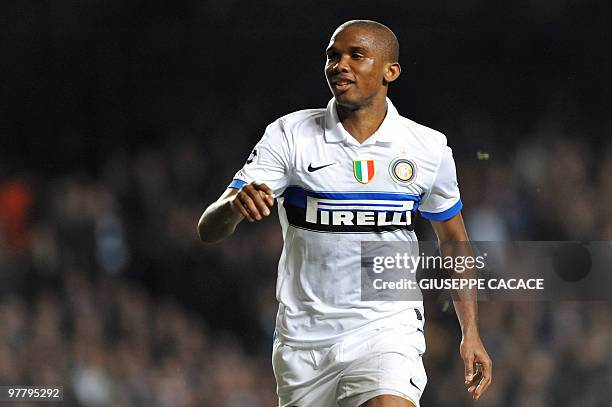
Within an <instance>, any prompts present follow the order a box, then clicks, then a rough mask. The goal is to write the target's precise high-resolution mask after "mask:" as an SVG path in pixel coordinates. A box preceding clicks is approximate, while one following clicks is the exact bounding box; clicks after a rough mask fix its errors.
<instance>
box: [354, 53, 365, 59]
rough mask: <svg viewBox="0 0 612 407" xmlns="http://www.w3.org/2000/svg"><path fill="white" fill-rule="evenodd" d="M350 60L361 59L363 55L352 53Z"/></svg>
mask: <svg viewBox="0 0 612 407" xmlns="http://www.w3.org/2000/svg"><path fill="white" fill-rule="evenodd" d="M351 58H353V59H363V55H361V54H360V53H358V52H353V53H352V54H351Z"/></svg>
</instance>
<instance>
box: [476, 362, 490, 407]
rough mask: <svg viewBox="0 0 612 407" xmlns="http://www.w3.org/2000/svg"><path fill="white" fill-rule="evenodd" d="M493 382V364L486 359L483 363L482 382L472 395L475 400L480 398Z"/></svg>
mask: <svg viewBox="0 0 612 407" xmlns="http://www.w3.org/2000/svg"><path fill="white" fill-rule="evenodd" d="M492 381H493V363H492V362H491V359H486V360H484V361H483V369H482V380H481V381H480V384H479V385H478V387H477V388H476V391H475V392H474V395H475V396H476V400H478V399H479V398H480V396H481V395H482V394H484V392H485V391H487V389H488V388H489V386H490V385H491V382H492Z"/></svg>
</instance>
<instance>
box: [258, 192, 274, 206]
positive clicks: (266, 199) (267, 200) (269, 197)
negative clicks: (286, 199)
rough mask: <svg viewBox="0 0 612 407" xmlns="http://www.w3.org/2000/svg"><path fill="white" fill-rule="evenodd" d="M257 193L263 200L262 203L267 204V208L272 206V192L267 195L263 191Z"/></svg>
mask: <svg viewBox="0 0 612 407" xmlns="http://www.w3.org/2000/svg"><path fill="white" fill-rule="evenodd" d="M259 195H260V196H261V198H262V199H263V200H264V203H265V204H266V205H267V206H268V208H272V207H273V206H274V198H275V196H274V194H272V195H269V194H266V193H265V192H264V191H259Z"/></svg>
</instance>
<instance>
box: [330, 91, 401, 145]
mask: <svg viewBox="0 0 612 407" xmlns="http://www.w3.org/2000/svg"><path fill="white" fill-rule="evenodd" d="M386 99H387V115H386V116H385V119H384V120H383V122H382V123H381V125H380V127H379V128H378V130H376V132H375V133H374V134H372V136H370V138H368V139H367V140H366V141H365V142H364V143H363V144H371V143H378V142H380V143H384V144H390V143H392V142H393V138H394V136H395V135H396V133H397V129H398V127H399V126H398V124H399V118H400V115H399V113H398V112H397V109H396V108H395V106H393V103H391V100H389V98H386ZM346 140H354V139H353V137H352V136H351V135H350V134H349V133H348V132H347V131H346V130H345V129H344V127H343V126H342V123H340V119H339V118H338V112H337V111H336V99H335V98H332V99H331V100H330V101H329V103H328V104H327V109H326V110H325V141H327V142H328V143H339V142H342V141H346Z"/></svg>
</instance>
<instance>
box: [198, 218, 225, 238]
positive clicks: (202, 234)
mask: <svg viewBox="0 0 612 407" xmlns="http://www.w3.org/2000/svg"><path fill="white" fill-rule="evenodd" d="M198 237H199V238H200V241H201V242H203V243H216V242H218V241H219V240H220V239H215V237H214V236H212V234H211V233H210V230H209V228H207V227H206V226H205V225H204V224H203V223H202V222H201V221H200V222H199V223H198Z"/></svg>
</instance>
